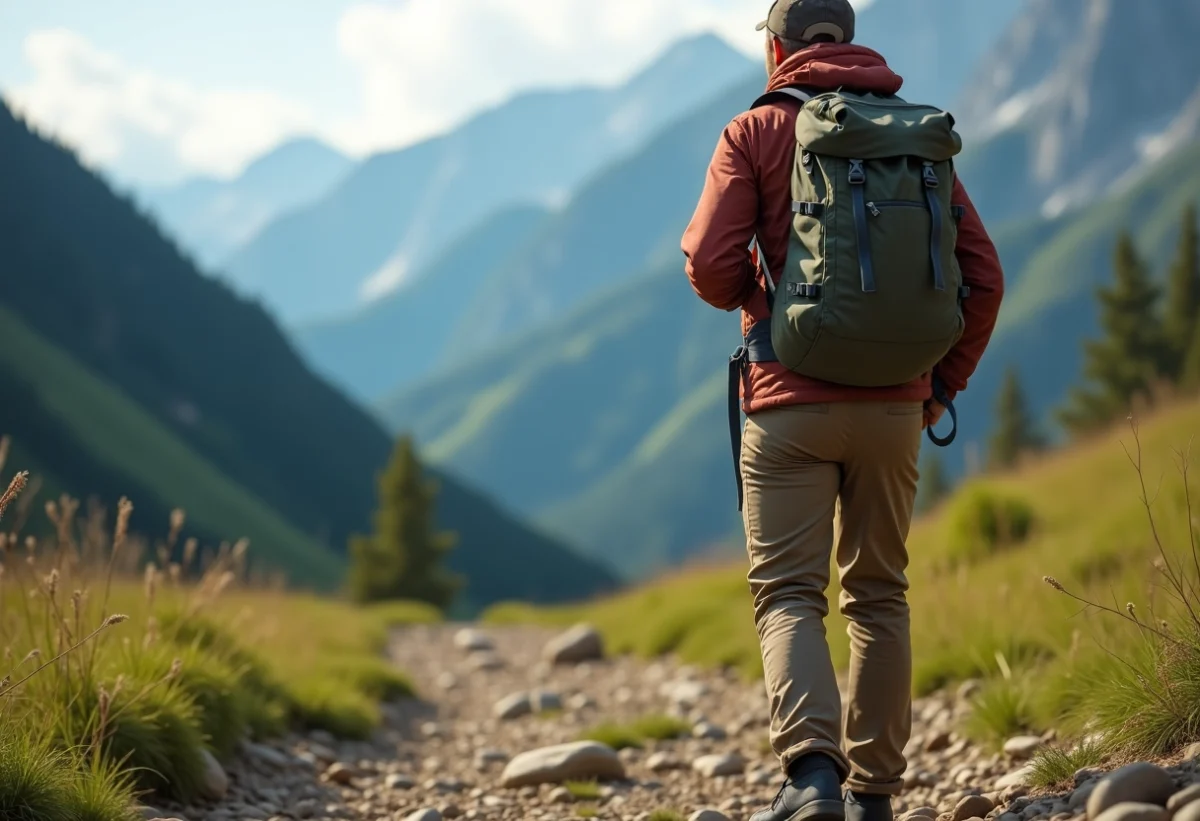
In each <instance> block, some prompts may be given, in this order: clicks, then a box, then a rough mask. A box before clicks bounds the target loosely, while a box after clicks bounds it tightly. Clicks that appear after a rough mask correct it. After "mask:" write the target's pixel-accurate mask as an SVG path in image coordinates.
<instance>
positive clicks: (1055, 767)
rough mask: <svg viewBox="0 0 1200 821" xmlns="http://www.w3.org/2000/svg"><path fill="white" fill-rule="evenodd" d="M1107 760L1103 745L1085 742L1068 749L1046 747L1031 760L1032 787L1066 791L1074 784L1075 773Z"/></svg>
mask: <svg viewBox="0 0 1200 821" xmlns="http://www.w3.org/2000/svg"><path fill="white" fill-rule="evenodd" d="M1107 760H1108V755H1107V754H1106V752H1105V748H1104V747H1103V745H1100V744H1097V743H1095V742H1091V743H1089V742H1085V743H1083V744H1080V745H1078V746H1077V747H1073V748H1070V749H1066V750H1063V749H1060V748H1058V747H1047V748H1045V749H1043V750H1040V751H1039V752H1038V754H1037V755H1035V756H1034V758H1033V779H1032V781H1033V786H1035V787H1044V788H1046V789H1066V788H1068V787H1073V786H1074V784H1075V773H1077V772H1079V771H1080V770H1082V769H1083V768H1084V767H1095V766H1097V765H1099V764H1103V763H1105V762H1106V761H1107Z"/></svg>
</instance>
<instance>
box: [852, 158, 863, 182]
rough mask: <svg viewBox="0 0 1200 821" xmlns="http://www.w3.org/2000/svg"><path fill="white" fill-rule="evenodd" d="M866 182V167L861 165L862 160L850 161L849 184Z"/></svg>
mask: <svg viewBox="0 0 1200 821" xmlns="http://www.w3.org/2000/svg"><path fill="white" fill-rule="evenodd" d="M866 182H867V169H866V168H864V167H863V161H862V160H851V161H850V184H851V185H864V184H866Z"/></svg>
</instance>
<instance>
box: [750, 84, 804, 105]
mask: <svg viewBox="0 0 1200 821" xmlns="http://www.w3.org/2000/svg"><path fill="white" fill-rule="evenodd" d="M780 95H784V96H787V97H791V98H792V99H793V100H799V101H800V102H801V103H807V102H808V101H809V100H811V99H812V98H813V95H811V94H809V93H808V92H807V91H802V90H801V89H798V88H792V87H785V88H777V89H775V90H774V91H768V92H767V93H766V94H764V95H762V96H761V97H759V98H758V99H757V100H755V101H754V105H752V106H750V108H758V107H759V106H763V105H766V104H767V103H773V102H776V101H777V100H778V99H779V96H780Z"/></svg>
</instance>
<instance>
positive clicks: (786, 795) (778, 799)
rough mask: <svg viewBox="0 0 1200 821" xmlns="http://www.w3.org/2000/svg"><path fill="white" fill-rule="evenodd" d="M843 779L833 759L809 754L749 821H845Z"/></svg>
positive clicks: (793, 767) (792, 769)
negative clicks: (764, 806) (767, 805)
mask: <svg viewBox="0 0 1200 821" xmlns="http://www.w3.org/2000/svg"><path fill="white" fill-rule="evenodd" d="M845 818H846V805H845V803H844V802H843V800H842V779H841V777H840V776H839V775H838V771H837V767H835V766H834V763H833V760H832V759H831V758H829V757H828V756H825V755H822V754H821V753H813V754H811V755H806V756H804V757H803V758H801V759H800V760H798V761H797V762H796V763H795V764H793V765H792V767H791V769H790V770H789V771H788V780H787V781H786V782H784V785H783V787H782V788H780V790H779V794H778V795H777V796H775V800H774V801H772V802H771V806H770V807H768V808H767V809H765V810H759V811H758V812H756V813H754V815H752V816H750V821H845Z"/></svg>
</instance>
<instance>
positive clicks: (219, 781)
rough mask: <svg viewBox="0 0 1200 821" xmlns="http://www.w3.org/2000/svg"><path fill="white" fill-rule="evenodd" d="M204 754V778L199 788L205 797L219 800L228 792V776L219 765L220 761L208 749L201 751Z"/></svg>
mask: <svg viewBox="0 0 1200 821" xmlns="http://www.w3.org/2000/svg"><path fill="white" fill-rule="evenodd" d="M203 756H204V779H203V781H202V782H201V785H200V790H201V792H202V793H203V794H204V797H205V798H208V799H210V800H212V801H220V800H221V799H223V798H224V797H225V795H226V793H228V792H229V776H228V775H226V773H225V768H224V767H222V766H221V762H219V761H217V759H216V758H215V757H214V756H213V754H212V753H210V752H209V751H208V750H204V751H203Z"/></svg>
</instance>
